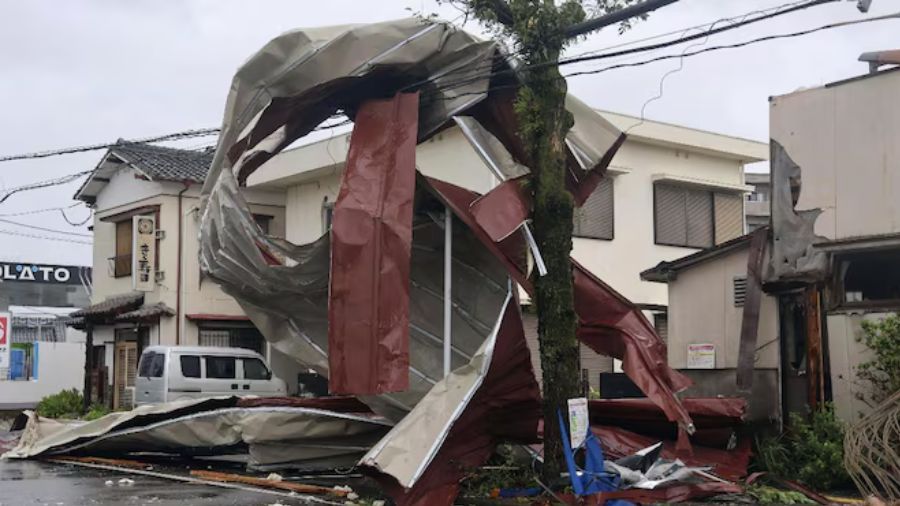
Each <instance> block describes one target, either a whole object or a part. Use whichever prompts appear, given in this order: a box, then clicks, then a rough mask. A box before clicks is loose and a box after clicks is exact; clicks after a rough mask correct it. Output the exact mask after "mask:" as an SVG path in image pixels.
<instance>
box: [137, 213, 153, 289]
mask: <svg viewBox="0 0 900 506" xmlns="http://www.w3.org/2000/svg"><path fill="white" fill-rule="evenodd" d="M132 220H133V221H132V224H131V225H132V227H131V230H132V234H133V241H132V246H133V248H134V249H133V251H132V254H131V262H132V263H131V272H132V276H131V282H132V286H133V287H134V289H135V290H137V291H139V292H152V291H153V286H154V284H155V283H156V279H155V278H156V219H155V218H154V217H153V216H134V217H133V218H132Z"/></svg>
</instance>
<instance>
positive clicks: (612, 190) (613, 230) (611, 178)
mask: <svg viewBox="0 0 900 506" xmlns="http://www.w3.org/2000/svg"><path fill="white" fill-rule="evenodd" d="M605 181H609V183H610V187H609V188H610V190H609V194H610V201H611V203H612V205H611V209H612V211H611V215H610V217H609V221H610V224H611V227H612V228H611V229H610V232H609V237H602V236H597V235H586V234H580V233H577V232H576V231H575V228H576V225H575V223H574V221H575V220H577V213H578V208H575V209H574V213H573V214H575V215H574V216H573V217H572V221H573V224H572V237H573V238H577V239H594V240H597V241H612V240H614V239H615V238H616V177H615V176H610V175H609V174H607V175H606V176H604V178H603V179H601V180H600V184H603V183H604V182H605ZM600 184H598V185H597V188H595V189H594V191H595V192H596V191H598V190H599V189H600ZM591 195H593V192H592V193H591ZM588 198H590V197H588Z"/></svg>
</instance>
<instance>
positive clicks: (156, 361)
mask: <svg viewBox="0 0 900 506" xmlns="http://www.w3.org/2000/svg"><path fill="white" fill-rule="evenodd" d="M165 365H166V356H165V355H163V354H162V353H156V352H154V351H148V352H145V353H144V355H143V356H142V357H141V365H140V366H139V367H138V376H140V377H141V378H162V375H163V370H164V369H165Z"/></svg>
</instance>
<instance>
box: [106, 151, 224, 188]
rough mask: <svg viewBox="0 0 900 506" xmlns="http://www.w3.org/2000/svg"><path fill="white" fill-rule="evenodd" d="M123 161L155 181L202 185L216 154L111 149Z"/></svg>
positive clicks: (208, 152)
mask: <svg viewBox="0 0 900 506" xmlns="http://www.w3.org/2000/svg"><path fill="white" fill-rule="evenodd" d="M109 151H110V154H112V155H115V156H116V157H117V158H121V159H122V160H124V161H125V162H127V163H129V164H131V165H132V166H133V167H135V168H136V169H138V170H140V171H141V172H143V173H145V174H146V175H147V176H149V177H150V179H152V180H154V181H190V182H194V183H202V182H203V180H204V179H206V173H207V172H209V165H210V164H211V163H212V159H213V155H214V152H213V151H211V150H209V151H191V150H187V149H175V148H165V147H162V146H152V145H150V144H124V145H121V146H113V147H112V148H110V150H109Z"/></svg>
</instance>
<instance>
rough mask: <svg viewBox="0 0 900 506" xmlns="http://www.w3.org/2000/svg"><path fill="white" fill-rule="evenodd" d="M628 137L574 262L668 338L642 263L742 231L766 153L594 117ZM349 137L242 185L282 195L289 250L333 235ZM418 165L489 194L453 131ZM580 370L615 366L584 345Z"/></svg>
mask: <svg viewBox="0 0 900 506" xmlns="http://www.w3.org/2000/svg"><path fill="white" fill-rule="evenodd" d="M596 114H598V115H600V116H602V117H603V118H605V119H606V120H607V121H609V122H610V123H612V124H613V125H614V126H616V127H617V128H618V129H620V130H621V131H627V132H628V138H627V140H626V141H625V143H624V144H623V145H622V147H621V148H620V149H619V151H618V153H617V154H616V156H615V157H614V159H613V160H612V163H611V165H610V167H609V171H608V177H606V178H604V180H603V181H602V182H601V184H600V185H599V186H598V188H597V189H596V190H595V192H594V194H593V195H592V196H591V197H590V198H589V199H588V201H587V202H586V204H585V205H584V206H583V207H582V208H580V209H579V210H578V211H577V216H576V219H575V229H574V233H575V236H576V238H575V239H574V256H575V258H576V259H577V260H578V261H579V262H581V263H582V264H583V265H585V266H586V267H587V268H589V269H590V270H592V271H593V272H594V273H595V274H597V275H598V276H599V277H600V278H601V279H603V280H604V281H605V282H607V283H609V284H610V285H611V286H612V287H613V288H615V289H616V290H618V291H619V292H621V293H622V294H623V295H625V296H626V297H628V298H629V299H631V300H632V301H634V302H636V303H638V304H640V305H641V307H643V308H645V309H646V310H647V311H648V315H650V314H651V313H652V318H653V319H654V320H655V321H656V324H657V326H658V328H659V330H660V333H661V334H663V335H665V332H666V323H665V322H666V305H667V300H668V297H667V292H666V289H665V287H664V286H661V285H658V284H655V283H650V282H645V281H642V280H641V279H640V276H639V273H640V271H641V270H642V269H643V268H645V267H646V266H647V265H650V264H653V263H656V262H660V261H662V260H671V259H674V258H678V257H681V256H684V255H685V254H688V253H691V252H694V251H697V250H699V249H702V248H706V247H710V246H713V245H715V244H719V243H722V242H724V241H727V240H730V239H733V238H735V237H738V236H740V235H742V234H743V233H744V227H745V222H744V201H745V197H744V195H745V193H747V192H749V191H750V190H752V187H750V186H747V185H746V184H745V182H744V171H743V168H744V165H745V164H747V163H752V162H758V161H761V160H765V159H766V158H767V153H768V145H767V144H765V143H760V142H756V141H752V140H747V139H741V138H736V137H731V136H726V135H721V134H717V133H712V132H706V131H702V130H697V129H692V128H687V127H683V126H678V125H673V124H668V123H662V122H657V121H650V120H643V121H642V120H641V119H639V118H635V117H632V116H627V115H623V114H617V113H612V112H607V111H597V112H596ZM349 142H350V134H349V133H343V134H340V135H334V136H332V137H329V138H326V139H323V140H320V141H318V142H313V143H310V144H306V145H304V146H301V147H299V148H296V149H292V150H288V151H284V152H282V153H280V154H279V155H278V156H277V157H276V158H273V159H272V160H270V161H268V162H267V163H265V164H264V165H262V166H261V167H260V168H259V169H258V170H257V171H256V172H254V173H253V174H251V176H250V177H249V179H248V186H250V187H251V188H256V189H270V190H272V191H283V192H285V194H286V201H285V206H286V213H285V236H286V238H287V240H289V241H291V242H293V243H294V244H303V243H308V242H311V241H313V240H315V239H317V238H319V237H320V236H321V235H322V234H323V233H324V232H326V231H327V230H328V229H329V227H330V220H331V209H332V206H333V205H334V201H335V199H336V197H337V192H338V189H339V188H340V178H341V173H342V170H343V166H344V161H345V159H346V156H347V151H348V147H349ZM416 165H417V168H418V170H419V171H420V172H422V173H423V174H425V175H427V176H432V177H436V178H438V179H441V180H444V181H448V182H450V183H453V184H456V185H459V186H462V187H464V188H467V189H470V190H473V191H476V192H479V193H486V192H487V191H489V190H490V189H492V188H493V187H494V186H495V185H496V184H497V183H498V181H497V179H496V178H495V177H494V175H493V173H492V172H491V171H490V170H489V169H488V167H487V165H486V164H485V162H484V160H483V159H482V158H481V157H480V156H479V154H478V153H477V151H476V150H475V149H473V148H472V147H471V145H470V144H469V142H468V141H467V140H466V139H465V136H464V134H463V132H462V131H461V130H460V129H459V128H458V127H453V128H449V129H447V130H444V131H443V132H441V133H439V134H437V135H436V136H435V137H433V138H432V139H430V140H429V141H428V142H425V143H423V144H420V145H419V146H418V147H417V151H416ZM525 319H526V321H525V325H526V329H528V337H529V343H530V345H531V346H532V349H533V350H534V352H533V353H532V359H533V361H534V363H535V366H536V367H535V369H536V370H537V371H538V374H540V368H539V363H538V357H539V355H538V353H537V331H536V329H537V327H536V325H537V322H536V320H535V318H534V317H533V315H531V314H528V312H526V313H525ZM581 350H582V367H583V369H584V370H586V375H587V377H588V378H589V381H590V384H591V386H593V387H597V386H598V383H599V378H600V373H602V372H611V371H612V370H613V369H614V364H613V360H612V359H611V358H608V357H604V356H601V355H598V354H596V353H594V352H592V351H590V350H589V349H588V348H587V347H585V346H584V345H582V348H581Z"/></svg>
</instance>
